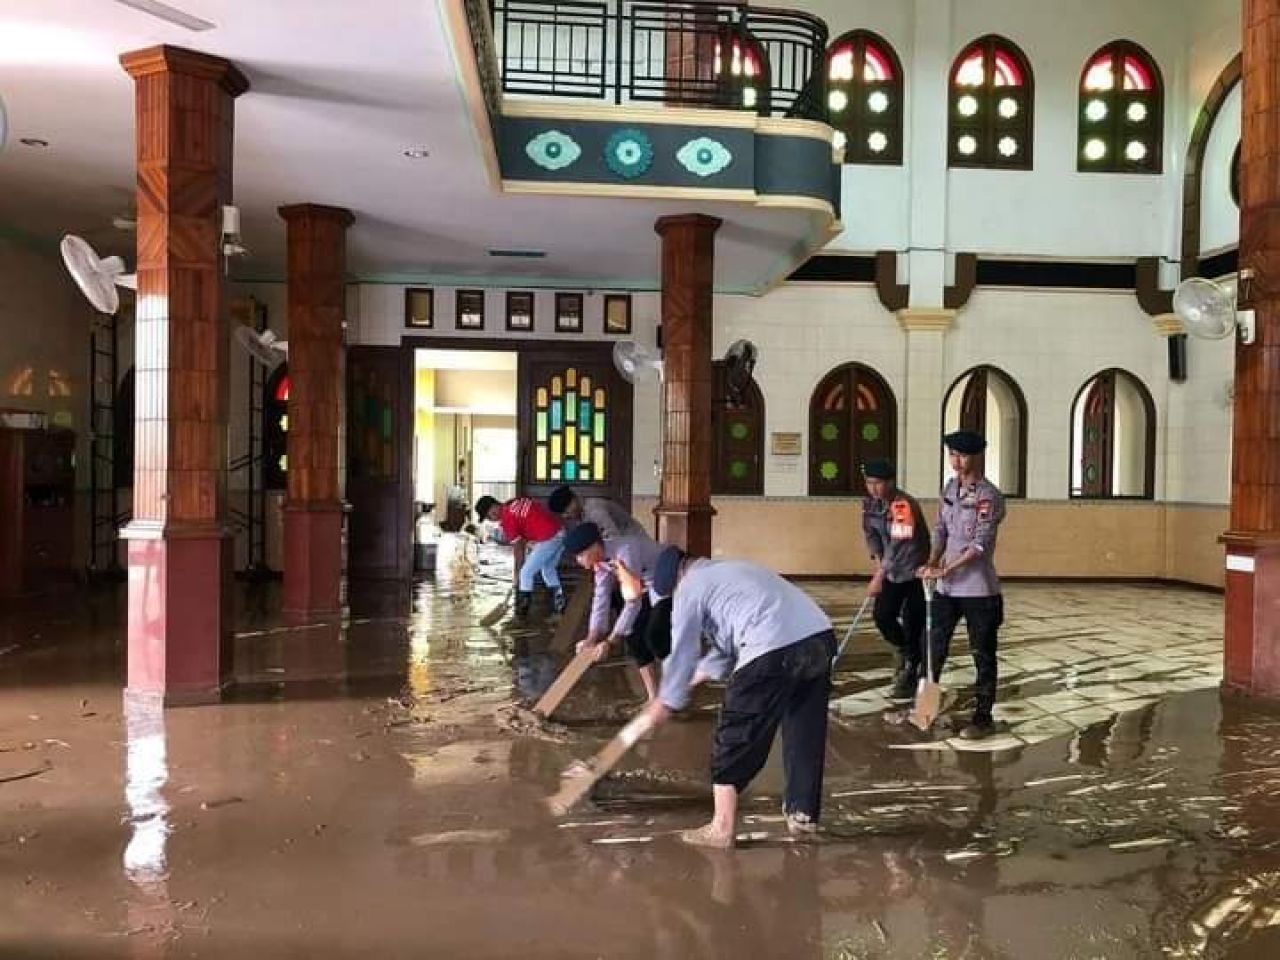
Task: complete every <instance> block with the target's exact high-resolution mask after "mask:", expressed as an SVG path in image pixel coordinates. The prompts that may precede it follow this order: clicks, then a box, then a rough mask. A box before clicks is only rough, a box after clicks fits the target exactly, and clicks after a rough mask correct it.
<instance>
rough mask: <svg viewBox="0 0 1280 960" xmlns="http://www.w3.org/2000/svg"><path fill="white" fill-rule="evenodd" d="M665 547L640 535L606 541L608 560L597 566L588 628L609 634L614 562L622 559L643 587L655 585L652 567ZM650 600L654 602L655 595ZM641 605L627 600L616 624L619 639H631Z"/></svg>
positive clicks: (605, 548) (615, 581) (601, 633)
mask: <svg viewBox="0 0 1280 960" xmlns="http://www.w3.org/2000/svg"><path fill="white" fill-rule="evenodd" d="M662 550H663V546H662V544H660V543H657V542H656V541H655V540H654V539H653V538H652V537H650V536H648V535H647V534H643V533H642V534H640V535H639V536H626V537H615V538H614V539H612V540H605V541H604V556H605V559H603V560H601V561H600V562H599V563H597V564H596V566H595V569H594V570H593V571H592V575H593V577H594V578H595V589H594V592H593V594H592V596H591V619H590V620H589V621H588V629H589V630H590V631H591V632H592V633H594V634H597V635H600V636H603V635H604V634H606V633H608V631H609V610H610V607H611V606H612V605H613V591H614V590H616V589H617V587H618V575H617V573H615V572H614V567H613V565H614V562H615V561H617V560H621V561H622V562H623V564H624V565H625V566H626V568H627V569H628V570H630V571H631V572H632V573H634V574H637V575H638V576H639V577H640V579H641V580H643V581H644V585H645V586H646V587H648V586H649V585H650V584H652V583H653V568H654V566H656V565H657V563H658V554H660V553H662ZM649 599H650V600H652V599H653V597H652V594H651V595H650V598H649ZM640 606H641V602H640V601H639V600H631V601H628V603H627V604H626V606H624V607H623V608H622V612H621V613H620V614H618V619H617V620H616V621H615V622H614V624H613V632H614V634H616V635H617V636H619V637H625V636H628V635H629V634H630V633H631V628H632V627H633V626H634V625H635V622H636V617H638V616H639V615H640Z"/></svg>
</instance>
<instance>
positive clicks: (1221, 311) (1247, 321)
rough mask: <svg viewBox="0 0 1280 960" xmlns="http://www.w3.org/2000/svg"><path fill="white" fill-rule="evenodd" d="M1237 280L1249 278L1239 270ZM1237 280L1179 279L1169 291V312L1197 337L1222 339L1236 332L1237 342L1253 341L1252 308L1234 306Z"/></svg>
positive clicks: (1250, 276) (1247, 272)
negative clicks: (1239, 308) (1170, 296)
mask: <svg viewBox="0 0 1280 960" xmlns="http://www.w3.org/2000/svg"><path fill="white" fill-rule="evenodd" d="M1239 277H1240V279H1242V280H1245V281H1248V280H1250V279H1252V273H1251V272H1249V271H1242V272H1241V273H1240V275H1239ZM1237 283H1238V281H1237V280H1234V279H1232V280H1227V281H1220V282H1214V281H1212V280H1206V279H1204V278H1203V277H1192V278H1190V279H1189V280H1183V281H1182V283H1180V284H1178V288H1177V289H1176V290H1174V292H1173V312H1174V313H1175V314H1176V315H1177V317H1178V319H1179V320H1181V321H1182V325H1183V326H1184V327H1185V328H1186V331H1187V333H1189V334H1191V335H1192V336H1193V337H1198V338H1199V339H1201V340H1225V339H1226V338H1227V337H1229V336H1231V335H1232V334H1233V333H1237V332H1238V333H1239V336H1240V342H1241V343H1246V344H1248V343H1253V339H1254V335H1255V333H1256V330H1255V317H1254V312H1253V311H1252V310H1238V309H1237V308H1236V302H1237V301H1236V286H1237Z"/></svg>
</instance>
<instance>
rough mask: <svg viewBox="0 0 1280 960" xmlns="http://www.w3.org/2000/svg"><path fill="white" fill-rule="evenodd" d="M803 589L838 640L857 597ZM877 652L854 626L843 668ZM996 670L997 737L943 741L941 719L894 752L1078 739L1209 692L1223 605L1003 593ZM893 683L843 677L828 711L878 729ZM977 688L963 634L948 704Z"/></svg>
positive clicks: (878, 677)
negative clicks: (1169, 701) (1128, 716)
mask: <svg viewBox="0 0 1280 960" xmlns="http://www.w3.org/2000/svg"><path fill="white" fill-rule="evenodd" d="M806 589H808V590H810V591H811V592H812V593H813V595H814V596H815V597H816V598H817V599H818V600H819V602H820V603H822V604H823V606H824V607H825V608H826V609H827V610H828V611H829V612H830V613H831V614H832V616H833V617H834V618H835V620H836V622H837V626H838V627H839V628H840V629H841V630H844V629H846V628H847V626H848V623H849V620H850V619H851V618H852V612H851V611H852V610H853V609H856V606H857V602H858V601H859V600H860V596H861V595H860V590H861V588H860V587H859V586H857V585H851V584H832V583H820V584H806ZM877 644H878V645H879V647H880V650H881V652H882V653H884V656H885V658H886V660H887V653H885V652H884V651H885V649H886V648H884V645H883V643H882V642H880V641H879V639H878V635H877V634H876V633H875V631H874V627H873V626H871V625H869V624H865V625H862V626H860V628H859V630H858V632H857V634H856V635H855V638H854V642H853V643H852V644H851V650H852V651H853V652H854V654H855V656H852V657H850V658H849V661H855V660H862V661H865V660H866V659H867V656H866V654H871V655H872V656H874V651H875V650H876V648H877ZM858 652H862V653H863V654H864V656H862V657H857V656H856V654H857V653H858ZM999 660H1000V687H999V694H998V698H997V704H996V709H995V716H996V722H997V725H998V726H999V727H1000V732H999V733H997V734H996V735H995V736H992V737H990V738H988V739H986V740H983V741H978V742H970V741H964V740H960V739H958V738H955V737H948V736H946V732H947V731H949V729H950V723H949V722H948V719H949V718H948V717H946V716H944V717H943V718H941V719H940V720H939V722H938V724H937V725H936V726H935V728H934V731H935V733H934V736H932V737H925V736H923V735H921V737H920V738H918V739H914V740H911V741H910V742H904V743H898V744H893V745H892V746H893V747H894V748H895V749H906V750H980V751H1000V750H1008V749H1013V748H1016V747H1019V746H1022V745H1025V744H1034V743H1040V742H1042V741H1044V740H1049V739H1052V738H1054V737H1058V736H1067V735H1070V734H1073V733H1074V732H1075V731H1077V730H1082V729H1085V728H1086V727H1089V726H1092V725H1094V724H1097V723H1100V722H1104V721H1106V720H1109V719H1110V718H1111V717H1113V716H1115V715H1116V714H1121V713H1126V712H1129V711H1133V710H1140V709H1142V708H1143V707H1146V706H1149V705H1150V704H1152V703H1155V702H1156V701H1158V700H1159V699H1160V698H1161V697H1163V696H1166V695H1168V694H1173V693H1181V692H1186V691H1190V690H1199V689H1203V688H1207V687H1213V686H1216V685H1217V684H1218V683H1219V682H1220V680H1221V678H1222V599H1221V597H1220V596H1217V595H1215V594H1212V593H1207V592H1200V591H1195V590H1189V589H1178V588H1173V587H1158V588H1157V587H1149V586H1115V585H1097V584H1089V585H1087V586H1085V585H1082V586H1071V585H1053V584H1011V585H1007V586H1006V590H1005V625H1004V626H1003V627H1002V628H1001V632H1000V653H999ZM849 661H846V662H849ZM890 675H891V668H890V667H888V666H876V667H872V668H870V669H860V670H854V671H852V672H848V673H845V672H843V671H842V672H840V674H839V676H838V678H837V679H838V681H839V686H840V688H841V689H844V688H845V687H846V686H847V685H848V684H849V682H852V684H853V686H854V687H855V688H856V689H855V691H854V692H852V693H847V694H845V695H843V696H838V698H837V699H835V700H833V702H832V709H833V710H834V711H835V712H836V713H837V714H839V715H840V716H842V717H844V718H846V719H847V720H850V721H854V722H857V721H863V722H867V721H870V720H874V721H875V722H880V720H879V717H880V716H881V715H883V714H886V713H891V712H892V711H896V710H898V709H900V708H901V706H902V704H900V703H895V702H894V701H891V700H889V699H888V697H887V696H886V693H887V686H888V680H889V677H890ZM973 679H974V671H973V666H972V661H971V660H970V659H969V656H968V651H967V643H966V641H965V639H964V627H963V625H961V627H960V628H959V629H958V630H957V631H956V637H955V639H954V640H953V641H952V651H951V657H950V659H949V660H948V663H947V667H946V671H945V672H944V674H943V677H942V685H943V688H944V689H945V690H947V691H948V702H949V705H951V706H954V707H955V708H956V709H957V710H961V709H963V707H964V704H965V698H964V693H965V690H966V688H967V687H969V686H970V685H971V684H972V683H973Z"/></svg>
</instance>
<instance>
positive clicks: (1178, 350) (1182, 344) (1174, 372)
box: [1169, 333, 1187, 383]
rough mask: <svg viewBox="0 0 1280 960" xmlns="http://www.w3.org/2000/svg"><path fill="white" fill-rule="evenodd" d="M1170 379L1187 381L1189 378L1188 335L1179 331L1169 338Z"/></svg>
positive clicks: (1181, 381) (1180, 381)
mask: <svg viewBox="0 0 1280 960" xmlns="http://www.w3.org/2000/svg"><path fill="white" fill-rule="evenodd" d="M1169 379H1170V380H1172V381H1173V382H1174V383H1185V382H1186V379H1187V335H1186V334H1185V333H1178V334H1175V335H1174V336H1172V337H1170V338H1169Z"/></svg>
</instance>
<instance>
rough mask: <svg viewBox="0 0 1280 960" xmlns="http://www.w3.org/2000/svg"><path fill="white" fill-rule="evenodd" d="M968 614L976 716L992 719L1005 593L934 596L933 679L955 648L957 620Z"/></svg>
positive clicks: (966, 624)
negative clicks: (986, 595) (997, 643)
mask: <svg viewBox="0 0 1280 960" xmlns="http://www.w3.org/2000/svg"><path fill="white" fill-rule="evenodd" d="M961 617H964V624H965V628H966V629H967V630H968V632H969V649H970V651H971V652H972V653H973V667H974V670H975V671H976V672H977V675H978V676H977V679H976V681H975V682H974V705H973V719H974V720H975V721H980V722H986V723H989V722H990V721H991V708H992V707H993V706H995V702H996V679H997V665H996V634H997V632H998V631H999V629H1000V624H1002V623H1004V597H1002V596H1000V595H999V594H996V595H995V596H994V597H948V596H943V595H942V594H935V595H934V597H933V635H932V637H931V638H930V642H931V646H932V650H933V679H934V680H937V679H939V678H940V677H941V676H942V667H943V664H945V663H946V662H947V653H948V652H949V651H950V649H951V637H952V635H953V634H954V633H955V632H956V624H957V623H959V622H960V618H961Z"/></svg>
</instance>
